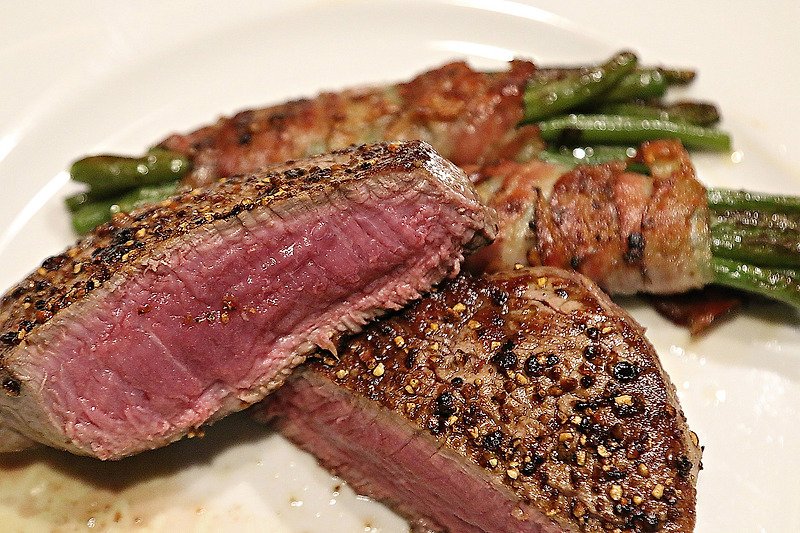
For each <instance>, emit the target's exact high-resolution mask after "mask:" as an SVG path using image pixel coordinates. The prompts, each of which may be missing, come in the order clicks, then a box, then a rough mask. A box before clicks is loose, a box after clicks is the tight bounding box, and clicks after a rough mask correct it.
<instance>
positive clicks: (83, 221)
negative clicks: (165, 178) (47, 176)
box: [72, 182, 178, 235]
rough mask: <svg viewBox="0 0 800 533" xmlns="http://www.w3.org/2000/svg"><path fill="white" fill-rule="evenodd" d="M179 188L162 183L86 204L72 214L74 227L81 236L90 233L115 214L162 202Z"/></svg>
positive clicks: (176, 185)
mask: <svg viewBox="0 0 800 533" xmlns="http://www.w3.org/2000/svg"><path fill="white" fill-rule="evenodd" d="M177 188H178V183H177V182H170V183H162V184H160V185H154V186H149V187H141V188H138V189H134V190H132V191H129V192H127V193H125V194H123V195H121V196H118V197H115V198H108V199H105V200H99V201H96V202H90V203H87V204H84V205H82V206H80V207H78V208H77V209H76V210H75V211H74V212H73V213H72V227H73V228H74V229H75V232H77V233H79V234H81V235H82V234H84V233H88V232H90V231H91V230H92V229H94V228H95V227H96V226H99V225H100V224H102V223H103V222H106V221H108V220H111V217H112V215H114V214H115V213H120V212H125V213H127V212H129V211H132V210H134V209H136V208H137V207H141V206H143V205H145V204H150V203H156V202H160V201H162V200H164V199H166V198H168V197H169V196H171V195H172V194H175V191H176V190H177Z"/></svg>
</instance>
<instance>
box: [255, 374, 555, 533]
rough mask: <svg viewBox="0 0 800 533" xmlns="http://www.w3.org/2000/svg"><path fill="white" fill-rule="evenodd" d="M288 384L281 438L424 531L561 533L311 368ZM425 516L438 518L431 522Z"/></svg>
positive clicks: (278, 409)
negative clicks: (413, 520)
mask: <svg viewBox="0 0 800 533" xmlns="http://www.w3.org/2000/svg"><path fill="white" fill-rule="evenodd" d="M285 389H286V390H281V392H280V394H278V395H277V396H276V397H275V398H273V399H271V400H270V407H269V410H270V412H273V413H277V414H279V416H280V421H279V424H280V427H281V432H282V433H283V434H284V435H285V436H287V437H288V438H290V439H291V440H293V441H295V442H297V443H299V444H300V445H301V446H302V447H304V448H305V449H307V450H309V451H311V452H312V453H314V454H315V455H316V456H317V457H318V458H319V459H320V460H321V461H322V463H323V464H324V466H325V467H326V468H328V469H330V470H331V471H333V472H334V473H336V474H339V475H341V476H342V477H343V478H344V479H347V480H348V482H349V483H350V484H351V485H353V487H354V488H355V489H356V490H357V491H361V492H362V493H366V494H367V495H369V496H371V497H373V498H376V499H378V500H383V501H390V502H392V503H393V504H394V506H395V508H396V509H397V510H398V511H399V512H400V513H401V514H404V515H407V516H408V515H413V516H418V517H419V516H422V517H423V518H422V522H423V523H424V524H425V526H426V527H427V528H432V529H434V530H437V531H438V530H442V531H454V532H455V531H458V532H461V533H482V532H485V531H519V532H536V533H548V532H554V533H555V532H561V531H564V530H563V529H562V528H561V527H560V526H558V525H557V524H555V523H554V522H552V521H551V520H550V519H548V518H547V517H545V516H544V515H543V514H542V513H541V512H539V511H537V510H535V509H533V508H532V507H531V506H530V505H527V504H525V503H519V502H518V500H517V499H516V498H515V497H513V495H510V494H509V491H508V489H507V488H504V487H501V486H497V485H496V484H494V483H493V482H492V481H491V480H490V479H488V478H487V476H485V475H484V474H483V472H482V471H481V470H480V469H478V468H477V467H475V466H473V465H471V464H469V463H468V462H465V461H464V459H463V457H459V456H458V454H457V453H456V452H454V451H450V450H448V449H447V448H445V447H442V446H441V445H440V444H439V443H438V442H437V441H435V440H434V439H433V438H431V437H430V436H429V435H427V434H426V433H425V432H420V430H419V429H418V428H415V427H413V426H412V425H411V424H410V423H409V422H408V421H407V420H404V419H402V418H401V417H399V416H397V415H396V414H395V413H393V412H391V411H389V410H388V409H384V408H380V407H377V404H374V403H371V402H370V404H368V402H367V401H364V400H363V399H361V398H358V397H353V396H351V395H349V394H348V393H346V392H345V391H343V390H342V389H341V388H340V387H339V386H338V385H336V384H335V383H332V382H330V381H328V380H327V379H326V378H324V377H322V376H319V375H316V374H314V373H313V372H304V373H303V374H301V375H300V377H299V378H297V379H292V380H291V381H290V382H289V383H287V384H286V385H285ZM312 413H313V414H312ZM354 458H356V459H355V460H354ZM407 509H409V510H410V511H407ZM443 510H446V512H443ZM424 517H435V520H436V522H435V525H434V522H432V521H431V522H428V521H427V520H425V518H424Z"/></svg>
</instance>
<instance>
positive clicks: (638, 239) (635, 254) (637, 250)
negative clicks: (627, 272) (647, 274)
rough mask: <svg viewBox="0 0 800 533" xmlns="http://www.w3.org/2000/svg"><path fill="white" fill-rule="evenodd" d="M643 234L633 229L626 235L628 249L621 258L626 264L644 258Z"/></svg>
mask: <svg viewBox="0 0 800 533" xmlns="http://www.w3.org/2000/svg"><path fill="white" fill-rule="evenodd" d="M645 244H646V243H645V239H644V235H642V234H641V233H640V232H638V231H635V232H633V233H631V234H630V235H628V251H626V252H625V253H624V254H623V259H624V260H625V262H626V263H628V264H633V263H639V262H640V261H641V260H642V259H643V258H644V248H645Z"/></svg>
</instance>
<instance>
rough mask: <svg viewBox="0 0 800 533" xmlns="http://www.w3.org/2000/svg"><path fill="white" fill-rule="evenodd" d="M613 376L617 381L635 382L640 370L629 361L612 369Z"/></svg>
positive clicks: (620, 363) (622, 362)
mask: <svg viewBox="0 0 800 533" xmlns="http://www.w3.org/2000/svg"><path fill="white" fill-rule="evenodd" d="M612 374H613V375H614V378H615V379H616V380H617V381H622V382H623V383H624V382H627V381H633V380H634V379H636V378H637V377H639V369H638V368H636V366H635V365H633V364H631V363H629V362H628V361H620V362H619V363H617V364H616V365H614V368H613V369H612Z"/></svg>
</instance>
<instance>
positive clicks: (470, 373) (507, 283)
mask: <svg viewBox="0 0 800 533" xmlns="http://www.w3.org/2000/svg"><path fill="white" fill-rule="evenodd" d="M262 405H263V407H259V409H260V411H259V413H258V415H259V416H260V417H262V418H263V419H268V420H272V421H273V422H274V423H275V424H276V426H277V427H278V428H279V429H280V431H281V432H282V433H283V434H284V435H285V436H287V437H288V438H289V439H290V440H292V441H294V442H296V443H297V444H299V445H300V446H301V447H302V448H304V449H305V450H308V451H309V452H311V453H313V454H315V455H316V456H317V457H318V458H319V460H320V462H321V463H322V465H324V466H325V467H327V468H329V469H330V470H331V471H333V472H334V473H335V474H337V475H339V476H341V477H342V478H343V479H345V480H346V481H347V482H348V483H350V484H351V485H352V486H353V487H354V488H355V490H357V491H359V492H361V493H363V494H366V495H368V496H371V497H373V498H376V499H378V500H380V501H383V502H386V503H388V504H389V505H390V506H391V507H393V508H394V509H395V510H396V511H397V512H399V513H400V514H401V515H404V516H405V517H407V518H408V519H409V520H410V521H411V522H412V524H414V525H415V526H417V527H420V528H421V529H427V530H433V531H451V532H475V533H477V532H490V533H491V532H498V533H500V532H509V531H515V532H561V531H591V532H601V531H612V530H613V531H665V532H666V531H669V532H679V531H680V532H687V531H691V530H692V529H693V528H694V523H695V483H696V479H697V474H698V471H699V469H700V460H701V449H700V447H699V446H698V442H697V436H696V435H695V434H694V433H692V432H690V431H689V429H688V428H687V424H686V420H685V417H684V415H683V412H682V410H681V408H680V406H679V404H678V400H677V397H676V393H675V389H674V386H673V385H672V383H671V382H670V380H669V378H668V376H667V375H666V374H665V373H664V370H663V369H662V367H661V364H660V362H659V360H658V357H657V356H656V354H655V352H654V349H653V347H652V346H651V345H650V343H649V342H648V341H647V339H646V338H645V337H644V336H643V330H642V328H641V327H640V326H639V325H638V324H637V323H635V322H634V321H633V319H631V318H630V317H629V316H628V315H627V314H626V313H625V311H623V310H622V309H620V308H619V307H617V306H616V305H615V304H613V303H612V302H611V301H610V300H609V299H608V297H606V296H605V294H604V293H602V292H601V291H600V290H599V289H598V288H597V286H596V285H594V284H593V283H592V282H590V281H589V280H588V279H587V278H585V277H584V276H582V275H581V274H577V273H574V272H567V271H564V270H559V269H556V268H552V267H531V268H523V269H519V270H516V271H512V272H505V273H498V274H493V275H487V276H485V277H475V278H472V277H469V276H467V275H461V276H459V277H457V278H456V279H455V280H451V281H448V282H446V283H445V284H443V285H442V286H441V287H439V289H438V290H437V291H435V292H433V293H432V294H430V295H429V296H427V297H425V298H423V299H421V300H419V301H418V302H416V303H415V304H414V305H412V306H411V307H409V308H407V309H406V310H404V311H402V312H401V313H399V314H395V315H393V316H391V317H389V318H387V319H382V320H380V321H378V322H375V323H373V324H371V325H369V326H368V327H367V328H365V330H364V331H363V332H362V333H361V334H359V335H358V336H356V337H354V338H352V339H351V340H349V341H348V342H347V343H346V345H345V346H344V347H343V348H342V349H341V350H340V351H339V354H338V356H333V355H328V356H325V357H322V358H320V359H319V360H313V361H309V363H308V364H307V365H305V366H304V367H303V369H302V370H300V371H298V372H296V373H295V374H294V375H293V376H292V377H291V378H290V379H289V380H288V381H287V382H286V384H285V385H284V386H283V387H282V388H281V389H280V390H279V391H277V392H276V394H274V395H272V396H271V397H270V398H269V399H268V400H267V401H266V402H264V403H263V404H262Z"/></svg>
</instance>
